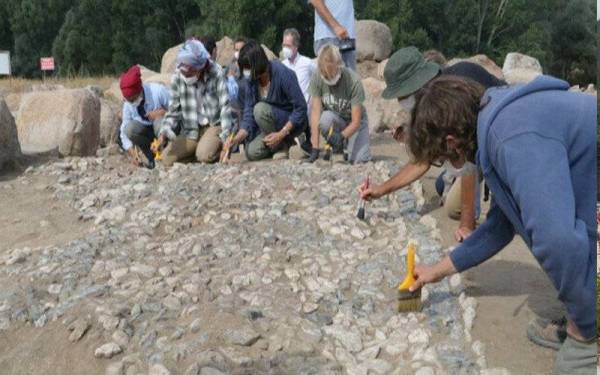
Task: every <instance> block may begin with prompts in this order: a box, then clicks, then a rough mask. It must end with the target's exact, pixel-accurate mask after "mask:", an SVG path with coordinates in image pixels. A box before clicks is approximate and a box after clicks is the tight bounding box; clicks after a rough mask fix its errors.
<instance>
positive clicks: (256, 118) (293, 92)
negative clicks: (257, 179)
mask: <svg viewBox="0 0 600 375" xmlns="http://www.w3.org/2000/svg"><path fill="white" fill-rule="evenodd" d="M239 67H240V70H241V71H242V72H243V75H244V80H245V82H246V83H247V86H246V89H245V90H244V91H245V93H244V105H243V114H242V120H241V123H240V131H239V132H238V134H237V135H236V137H235V138H234V139H233V140H231V141H228V142H230V144H228V145H227V146H226V147H225V149H229V148H230V147H235V145H237V144H239V143H241V142H245V143H246V145H245V146H246V147H245V149H246V157H247V158H248V160H250V161H256V160H262V159H266V158H268V157H271V156H272V157H273V159H284V158H287V157H288V156H289V155H288V152H289V148H290V146H291V145H292V144H293V143H294V138H295V137H297V136H298V135H300V134H302V133H303V132H304V129H305V128H306V126H307V123H308V119H307V116H306V101H305V100H304V96H303V95H302V90H301V89H300V85H299V84H298V79H297V78H296V74H295V73H294V72H293V71H292V70H290V69H288V68H286V67H285V66H284V65H283V64H282V63H281V62H279V61H271V62H270V61H269V60H268V59H267V56H266V55H265V52H264V50H263V49H262V47H261V46H260V45H259V44H258V43H256V42H255V41H253V40H251V41H249V42H248V43H247V44H246V45H245V46H244V48H242V50H241V52H240V59H239Z"/></svg>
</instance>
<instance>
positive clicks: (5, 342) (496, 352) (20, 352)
mask: <svg viewBox="0 0 600 375" xmlns="http://www.w3.org/2000/svg"><path fill="white" fill-rule="evenodd" d="M390 138H391V137H390V136H389V135H381V136H377V137H376V138H375V139H374V140H373V142H372V144H373V154H374V155H376V160H382V159H388V160H389V159H395V160H398V167H400V166H401V165H402V163H403V162H405V161H406V154H405V152H404V149H403V147H402V146H399V145H397V144H395V143H393V142H392V141H390ZM436 176H437V171H434V170H432V171H430V172H429V173H428V174H427V176H426V178H425V179H424V181H423V182H424V187H425V190H426V197H427V198H428V207H429V209H427V208H426V210H430V213H431V214H432V215H433V216H434V217H435V218H436V219H438V222H439V223H438V225H439V226H440V229H441V232H442V235H443V242H444V246H453V245H455V243H454V239H453V233H454V230H455V228H456V226H457V222H455V221H452V220H450V219H448V218H447V217H446V215H445V214H444V212H443V210H442V209H440V208H439V203H438V200H437V197H436V196H435V192H434V189H433V183H434V182H435V177H436ZM14 177H15V174H9V175H4V176H0V227H1V228H2V231H1V232H0V253H2V252H3V251H5V250H6V249H10V248H14V247H24V246H31V247H33V246H38V245H41V244H46V245H47V244H57V245H59V244H61V243H65V242H67V241H69V240H70V239H71V238H74V237H77V236H80V234H81V233H82V232H85V231H86V230H88V228H87V224H83V223H81V222H80V221H79V220H78V217H77V213H76V212H75V211H73V210H72V209H70V208H69V207H67V206H66V205H64V204H62V203H61V202H57V201H54V200H53V198H52V194H53V193H52V191H50V190H49V188H48V187H47V185H46V181H43V180H40V181H36V182H35V183H33V184H29V185H24V186H14V185H15V183H14ZM377 182H381V181H377ZM8 184H10V185H13V186H12V187H11V188H6V185H8ZM465 279H466V281H467V286H468V289H467V294H469V295H471V296H475V297H476V298H477V300H478V302H479V305H478V309H477V318H476V320H475V325H474V329H473V339H474V340H481V341H482V342H483V343H484V344H485V346H486V356H487V360H488V367H490V368H492V367H503V368H506V369H508V370H509V371H510V372H511V373H513V374H549V373H552V370H553V364H554V357H555V355H556V352H554V351H552V350H550V349H544V348H540V347H538V346H536V345H534V344H532V343H530V342H529V341H528V339H527V337H526V334H525V329H526V325H527V323H528V322H529V320H531V319H533V318H534V317H535V316H544V317H550V318H555V317H558V316H560V314H561V313H562V308H561V305H560V304H559V303H557V301H556V293H555V291H554V289H553V287H552V285H551V284H550V281H549V280H548V278H547V277H546V276H545V274H544V273H543V272H542V270H541V269H540V267H539V266H538V265H537V264H536V262H535V260H534V259H533V257H532V256H531V254H530V252H529V250H528V249H527V248H526V246H525V245H524V244H523V242H522V241H521V240H515V241H513V242H512V243H511V244H510V245H509V246H508V247H507V248H506V249H504V251H502V252H501V253H499V254H498V255H497V256H496V257H494V258H493V259H491V260H490V261H488V262H487V263H485V264H483V265H481V266H479V267H477V268H475V269H473V270H470V271H468V272H467V273H466V276H465ZM67 336H68V331H66V330H65V329H64V327H62V323H61V322H60V321H57V322H52V323H50V324H49V325H47V326H46V327H45V328H44V329H36V328H32V327H28V326H21V327H17V328H11V329H10V330H8V331H0V373H2V374H31V373H44V374H49V373H52V374H96V373H102V371H103V368H104V366H105V363H100V362H99V361H94V360H90V358H92V355H93V354H92V353H93V351H94V349H95V348H96V347H97V346H98V344H99V343H100V342H99V340H100V338H95V337H93V336H86V337H84V339H83V340H82V341H81V342H80V343H78V344H77V345H76V344H73V343H71V342H69V341H68V339H67Z"/></svg>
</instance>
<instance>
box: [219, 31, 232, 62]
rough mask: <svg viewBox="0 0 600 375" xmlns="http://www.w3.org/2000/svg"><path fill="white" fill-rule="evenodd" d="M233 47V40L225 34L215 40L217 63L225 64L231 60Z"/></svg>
mask: <svg viewBox="0 0 600 375" xmlns="http://www.w3.org/2000/svg"><path fill="white" fill-rule="evenodd" d="M234 54H235V48H234V43H233V40H232V39H231V38H230V37H228V36H225V37H223V39H221V40H219V41H218V42H217V63H218V64H219V65H221V66H227V65H229V64H231V61H233V55H234Z"/></svg>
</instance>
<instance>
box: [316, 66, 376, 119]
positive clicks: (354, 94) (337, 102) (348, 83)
mask: <svg viewBox="0 0 600 375" xmlns="http://www.w3.org/2000/svg"><path fill="white" fill-rule="evenodd" d="M308 91H309V93H310V96H311V97H313V98H314V97H320V98H321V104H322V105H323V110H324V111H332V112H335V113H337V114H339V115H340V116H341V117H342V118H343V119H344V120H346V121H348V122H350V121H351V120H352V107H353V106H358V105H360V106H362V104H363V103H364V101H365V89H364V88H363V85H362V81H361V80H360V77H359V76H358V74H356V73H355V72H354V71H352V70H350V69H348V68H342V77H341V78H340V81H339V82H338V83H337V85H335V86H328V85H327V84H326V83H325V82H324V81H323V78H321V74H319V72H318V71H316V72H315V74H313V76H312V79H311V80H310V86H309V87H308ZM363 111H364V108H363Z"/></svg>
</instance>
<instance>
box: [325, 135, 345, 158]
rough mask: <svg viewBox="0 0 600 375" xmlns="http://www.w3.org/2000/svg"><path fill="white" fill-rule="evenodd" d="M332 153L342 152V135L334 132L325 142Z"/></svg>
mask: <svg viewBox="0 0 600 375" xmlns="http://www.w3.org/2000/svg"><path fill="white" fill-rule="evenodd" d="M327 143H329V145H330V146H331V148H332V149H333V151H334V152H336V153H339V152H342V151H344V136H343V135H342V133H338V132H334V133H333V134H331V137H329V139H328V140H327Z"/></svg>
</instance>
